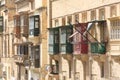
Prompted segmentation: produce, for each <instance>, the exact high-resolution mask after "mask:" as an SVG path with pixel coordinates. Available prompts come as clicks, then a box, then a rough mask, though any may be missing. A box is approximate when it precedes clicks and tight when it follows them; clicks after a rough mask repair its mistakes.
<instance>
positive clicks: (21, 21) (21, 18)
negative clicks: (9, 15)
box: [20, 15, 24, 27]
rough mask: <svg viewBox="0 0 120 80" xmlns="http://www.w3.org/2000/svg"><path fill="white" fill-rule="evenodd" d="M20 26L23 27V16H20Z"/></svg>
mask: <svg viewBox="0 0 120 80" xmlns="http://www.w3.org/2000/svg"><path fill="white" fill-rule="evenodd" d="M20 26H21V27H23V26H24V16H23V15H22V16H20Z"/></svg>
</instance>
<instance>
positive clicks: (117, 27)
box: [110, 20, 120, 39]
mask: <svg viewBox="0 0 120 80" xmlns="http://www.w3.org/2000/svg"><path fill="white" fill-rule="evenodd" d="M110 37H111V39H120V20H113V21H111V35H110Z"/></svg>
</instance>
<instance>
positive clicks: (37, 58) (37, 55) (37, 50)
mask: <svg viewBox="0 0 120 80" xmlns="http://www.w3.org/2000/svg"><path fill="white" fill-rule="evenodd" d="M34 49H35V53H34V54H35V67H36V68H39V67H40V47H39V45H36V46H35V48H34Z"/></svg>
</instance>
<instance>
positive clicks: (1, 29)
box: [0, 16, 3, 32]
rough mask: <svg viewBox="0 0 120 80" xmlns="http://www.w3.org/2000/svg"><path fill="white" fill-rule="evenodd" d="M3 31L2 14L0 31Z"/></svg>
mask: <svg viewBox="0 0 120 80" xmlns="http://www.w3.org/2000/svg"><path fill="white" fill-rule="evenodd" d="M2 31H3V16H0V32H2Z"/></svg>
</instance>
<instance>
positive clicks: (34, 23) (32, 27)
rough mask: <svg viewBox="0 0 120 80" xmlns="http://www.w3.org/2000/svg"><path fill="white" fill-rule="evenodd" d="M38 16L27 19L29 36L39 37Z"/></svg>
mask: <svg viewBox="0 0 120 80" xmlns="http://www.w3.org/2000/svg"><path fill="white" fill-rule="evenodd" d="M39 23H40V22H39V15H35V16H31V17H30V18H29V36H38V35H39V26H40V24H39Z"/></svg>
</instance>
